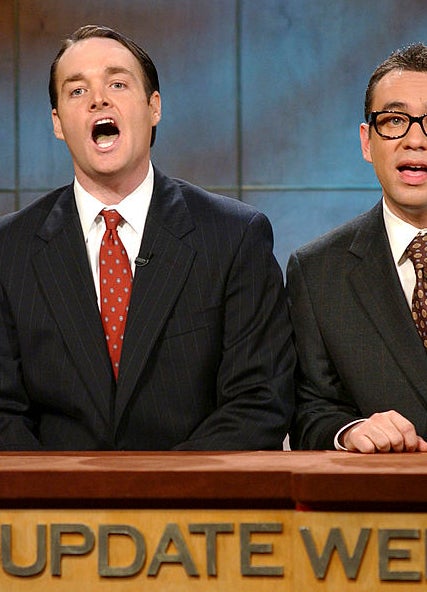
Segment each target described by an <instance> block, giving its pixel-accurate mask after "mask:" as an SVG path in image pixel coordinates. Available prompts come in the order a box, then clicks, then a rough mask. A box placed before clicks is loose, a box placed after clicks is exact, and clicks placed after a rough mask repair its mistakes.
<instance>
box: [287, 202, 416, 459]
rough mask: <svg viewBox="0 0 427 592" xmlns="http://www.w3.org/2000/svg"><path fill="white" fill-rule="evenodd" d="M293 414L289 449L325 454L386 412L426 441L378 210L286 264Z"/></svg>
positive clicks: (406, 314) (411, 353) (403, 304)
mask: <svg viewBox="0 0 427 592" xmlns="http://www.w3.org/2000/svg"><path fill="white" fill-rule="evenodd" d="M287 286H288V290H289V294H290V303H291V319H292V322H293V325H294V329H295V336H296V345H297V354H298V370H297V413H296V416H295V422H294V425H293V427H292V430H291V445H292V447H293V448H309V449H331V448H333V447H334V444H333V439H334V436H335V434H336V433H337V431H338V430H339V429H340V428H341V427H343V426H344V425H346V424H347V423H349V422H350V421H353V420H355V419H358V418H362V417H368V416H370V415H372V414H373V413H375V412H380V411H387V410H390V409H395V410H396V411H398V412H399V413H401V414H402V415H404V416H405V417H407V418H408V419H409V420H410V421H411V422H412V423H413V424H414V425H415V427H416V429H417V432H418V434H420V435H421V436H423V437H424V438H425V437H426V436H427V355H426V352H425V349H424V346H423V344H422V342H421V339H420V338H419V336H418V334H417V332H416V329H415V325H414V322H413V321H412V317H411V312H410V310H409V307H408V304H407V301H406V299H405V296H404V293H403V290H402V287H401V284H400V281H399V278H398V275H397V272H396V268H395V265H394V262H393V258H392V254H391V250H390V247H389V243H388V239H387V234H386V230H385V226H384V220H383V214H382V204H381V202H380V203H378V204H377V205H376V206H375V207H374V208H373V209H372V210H371V211H369V212H367V213H365V214H363V215H362V216H360V217H358V218H356V219H355V220H353V221H351V222H349V223H347V224H345V225H344V226H342V227H341V228H338V229H336V230H334V231H332V232H330V233H328V234H327V235H325V236H324V237H322V238H320V239H318V240H316V241H314V242H313V243H311V244H309V245H307V246H304V247H303V248H301V249H299V250H298V251H297V252H296V253H295V254H293V255H292V256H291V258H290V261H289V264H288V270H287Z"/></svg>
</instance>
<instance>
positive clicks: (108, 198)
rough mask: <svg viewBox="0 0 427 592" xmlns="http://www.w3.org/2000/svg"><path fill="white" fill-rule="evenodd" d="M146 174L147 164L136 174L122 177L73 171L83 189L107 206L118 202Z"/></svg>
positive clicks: (133, 189)
mask: <svg viewBox="0 0 427 592" xmlns="http://www.w3.org/2000/svg"><path fill="white" fill-rule="evenodd" d="M147 174H148V165H147V167H146V168H145V170H141V171H139V173H138V174H135V175H132V176H129V175H124V177H123V178H119V177H118V176H117V175H115V176H111V177H109V176H107V175H99V176H93V177H89V176H88V175H86V174H84V173H83V172H82V171H77V170H76V171H75V175H76V178H77V181H78V182H79V183H80V185H81V186H82V187H83V189H85V191H87V192H88V193H90V194H91V195H92V196H93V197H95V198H96V199H98V200H99V201H101V202H102V203H103V204H105V205H107V206H112V205H117V204H119V203H120V202H121V201H122V200H123V199H125V197H127V196H128V195H130V194H131V193H132V192H133V191H135V189H136V188H137V187H139V185H141V183H142V182H143V181H144V179H145V178H146V177H147Z"/></svg>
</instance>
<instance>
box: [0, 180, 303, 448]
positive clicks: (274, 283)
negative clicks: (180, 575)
mask: <svg viewBox="0 0 427 592" xmlns="http://www.w3.org/2000/svg"><path fill="white" fill-rule="evenodd" d="M140 256H141V257H146V258H148V259H149V263H148V265H145V266H140V267H137V268H136V273H135V277H134V282H133V289H132V296H131V302H130V309H129V314H128V320H127V326H126V331H125V337H124V344H123V350H122V358H121V365H120V375H119V378H118V382H117V385H116V383H115V381H114V379H113V374H112V370H111V364H110V360H109V357H108V352H107V348H106V343H105V337H104V334H103V330H102V324H101V320H100V314H99V310H98V306H97V302H96V295H95V289H94V285H93V278H92V275H91V271H90V268H89V263H88V257H87V253H86V248H85V243H84V240H83V235H82V230H81V226H80V221H79V217H78V213H77V209H76V205H75V199H74V193H73V188H72V186H68V187H65V188H61V189H58V190H56V191H53V192H52V193H49V194H47V195H46V196H43V197H42V198H40V199H39V200H38V201H36V202H34V203H32V204H30V206H28V207H27V208H25V209H23V210H21V211H19V212H17V213H15V214H13V215H11V216H8V217H6V218H4V219H3V220H2V221H1V222H0V448H1V449H9V450H31V449H40V448H41V449H49V450H52V449H56V450H69V449H70V450H72V449H74V450H78V449H80V450H116V449H117V450H120V449H123V450H150V449H156V450H167V449H174V448H175V449H213V450H215V449H257V448H259V449H277V448H281V447H282V440H283V438H284V435H285V434H286V432H287V429H288V427H289V422H290V418H291V415H292V410H293V391H292V371H293V363H294V355H293V346H292V343H291V342H292V338H291V328H290V322H289V318H288V313H287V305H286V297H285V296H284V287H283V278H282V275H281V271H280V268H279V266H278V264H277V262H276V260H275V258H274V256H273V254H272V232H271V227H270V224H269V223H268V221H267V220H266V218H265V217H264V216H263V215H262V214H260V213H258V212H256V211H255V210H254V209H253V208H251V207H250V206H247V205H245V204H243V203H241V202H239V201H238V200H233V199H230V198H225V197H221V196H216V195H212V194H209V193H207V192H206V191H203V190H202V189H200V188H197V187H194V186H192V185H190V184H189V183H186V182H184V181H179V180H172V179H169V178H168V177H166V176H164V175H163V174H162V173H160V172H159V171H158V170H155V182H154V191H153V196H152V201H151V205H150V208H149V212H148V216H147V221H146V226H145V231H144V236H143V240H142V243H141V249H140ZM147 256H148V257H147Z"/></svg>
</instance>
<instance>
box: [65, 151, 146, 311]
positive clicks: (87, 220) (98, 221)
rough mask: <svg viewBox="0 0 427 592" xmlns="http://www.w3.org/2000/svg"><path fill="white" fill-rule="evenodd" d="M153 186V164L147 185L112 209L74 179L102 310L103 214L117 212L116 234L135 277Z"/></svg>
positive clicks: (143, 184)
mask: <svg viewBox="0 0 427 592" xmlns="http://www.w3.org/2000/svg"><path fill="white" fill-rule="evenodd" d="M153 186H154V171H153V166H152V164H151V162H150V166H149V170H148V174H147V176H146V178H145V179H144V181H143V182H142V183H141V185H139V187H137V188H136V189H135V190H134V191H133V192H132V193H130V194H129V195H127V196H126V197H125V198H124V199H123V200H122V201H121V202H120V203H118V204H116V205H114V206H111V205H105V204H103V203H102V202H101V201H100V200H99V199H96V198H95V197H93V195H91V194H90V193H88V192H87V191H86V190H85V189H83V187H82V186H81V185H80V183H79V182H78V181H77V179H74V194H75V198H76V205H77V210H78V213H79V217H80V223H81V226H82V230H83V236H84V239H85V243H86V249H87V254H88V258H89V264H90V267H91V270H92V275H93V281H94V285H95V289H96V294H97V298H98V306H99V261H98V259H99V248H100V245H101V239H102V237H103V235H104V232H105V221H104V218H103V217H102V216H101V215H100V212H101V210H103V209H107V210H116V211H117V212H119V214H120V215H121V216H122V218H123V220H122V222H120V224H119V226H118V227H117V232H118V234H119V236H120V239H121V241H122V243H123V245H124V247H125V249H126V252H127V254H128V257H129V262H130V266H131V269H132V274H134V273H135V259H136V258H137V256H138V253H139V249H140V246H141V241H142V235H143V233H144V227H145V221H146V219H147V212H148V208H149V206H150V202H151V196H152V193H153Z"/></svg>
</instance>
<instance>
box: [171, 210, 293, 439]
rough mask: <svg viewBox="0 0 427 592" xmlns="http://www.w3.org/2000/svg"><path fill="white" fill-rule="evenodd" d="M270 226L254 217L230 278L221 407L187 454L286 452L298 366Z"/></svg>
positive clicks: (226, 295)
mask: <svg viewBox="0 0 427 592" xmlns="http://www.w3.org/2000/svg"><path fill="white" fill-rule="evenodd" d="M272 248H273V236H272V230H271V226H270V223H269V222H268V220H267V218H266V217H265V216H264V215H263V214H259V213H256V214H254V216H253V217H252V218H251V220H250V222H249V223H248V225H247V228H246V231H245V232H244V235H243V238H242V240H241V241H240V243H239V247H238V249H237V252H236V253H235V257H234V259H233V263H232V266H231V269H230V272H229V274H228V279H227V282H226V286H225V293H224V299H223V311H224V313H223V342H222V343H223V345H222V356H221V361H220V364H219V368H218V373H217V406H216V409H215V410H214V411H213V412H212V413H211V414H210V415H209V416H208V417H206V418H205V420H204V421H203V422H202V423H201V424H200V425H199V426H198V427H197V428H196V429H195V430H194V431H193V433H192V434H191V436H190V437H189V438H188V440H187V441H186V442H182V443H181V444H180V445H178V446H177V447H176V449H181V450H192V449H194V450H245V449H246V450H254V449H265V450H268V449H273V450H274V449H282V448H283V440H284V438H285V436H286V434H287V432H288V429H289V426H290V422H291V418H292V414H293V408H294V392H293V370H294V364H295V355H294V348H293V343H292V330H291V324H290V319H289V314H288V309H287V300H286V296H285V291H284V286H283V276H282V272H281V270H280V267H279V265H278V263H277V261H276V259H275V257H274V255H273V251H272Z"/></svg>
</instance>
